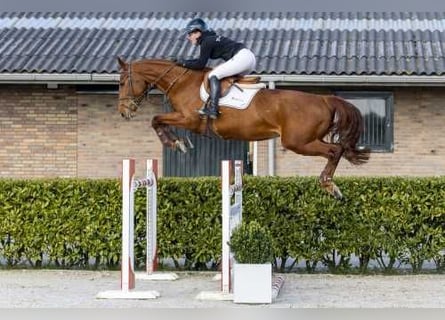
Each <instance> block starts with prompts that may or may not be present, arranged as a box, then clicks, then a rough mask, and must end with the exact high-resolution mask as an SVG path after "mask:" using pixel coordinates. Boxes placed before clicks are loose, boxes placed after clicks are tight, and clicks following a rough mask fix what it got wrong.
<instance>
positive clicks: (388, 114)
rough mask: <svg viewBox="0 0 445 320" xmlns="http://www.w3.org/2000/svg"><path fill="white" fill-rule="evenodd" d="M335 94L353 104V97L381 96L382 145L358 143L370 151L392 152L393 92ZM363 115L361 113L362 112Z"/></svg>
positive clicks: (346, 92) (374, 97) (337, 92)
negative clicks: (382, 106) (383, 112)
mask: <svg viewBox="0 0 445 320" xmlns="http://www.w3.org/2000/svg"><path fill="white" fill-rule="evenodd" d="M335 95H337V96H339V97H341V98H343V99H346V100H348V101H350V102H351V103H353V104H354V101H353V100H354V99H362V100H363V99H367V98H369V99H376V98H381V99H383V100H384V101H385V118H386V122H385V124H384V125H385V126H386V130H385V136H384V145H383V146H382V145H367V144H364V143H361V141H362V139H360V142H359V145H360V146H364V147H368V148H370V149H371V151H372V152H381V153H391V152H394V94H393V92H391V91H336V92H335ZM362 115H363V114H362Z"/></svg>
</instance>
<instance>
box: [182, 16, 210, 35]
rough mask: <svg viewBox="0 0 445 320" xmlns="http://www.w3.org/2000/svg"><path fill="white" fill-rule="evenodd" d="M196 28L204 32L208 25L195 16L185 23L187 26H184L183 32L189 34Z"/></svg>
mask: <svg viewBox="0 0 445 320" xmlns="http://www.w3.org/2000/svg"><path fill="white" fill-rule="evenodd" d="M196 30H199V31H201V32H204V31H207V30H209V27H208V26H207V23H205V21H204V20H202V19H201V18H195V19H193V20H191V21H190V22H189V23H187V26H186V27H185V34H189V33H191V32H193V31H196Z"/></svg>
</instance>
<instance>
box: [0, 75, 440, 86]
mask: <svg viewBox="0 0 445 320" xmlns="http://www.w3.org/2000/svg"><path fill="white" fill-rule="evenodd" d="M260 76H261V81H262V82H266V83H271V82H274V83H275V85H276V86H295V85H301V86H311V85H317V86H332V85H348V86H376V85H378V86H445V76H417V75H416V76H406V75H404V76H388V75H381V76H378V75H364V76H360V75H284V74H279V75H274V74H264V75H260ZM118 81H119V74H105V73H0V83H9V84H12V83H16V84H25V83H27V84H31V83H44V84H48V83H53V84H117V83H118Z"/></svg>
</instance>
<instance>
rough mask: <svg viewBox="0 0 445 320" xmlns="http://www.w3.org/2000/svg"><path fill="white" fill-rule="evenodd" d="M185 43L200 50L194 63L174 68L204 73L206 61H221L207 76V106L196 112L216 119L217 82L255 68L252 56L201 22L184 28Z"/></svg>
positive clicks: (185, 61)
mask: <svg viewBox="0 0 445 320" xmlns="http://www.w3.org/2000/svg"><path fill="white" fill-rule="evenodd" d="M185 32H186V33H187V39H188V40H189V41H190V42H191V43H192V44H193V45H199V46H200V54H199V58H198V59H190V60H182V59H179V60H178V61H177V64H178V65H181V66H182V67H185V68H189V69H196V70H201V69H204V68H205V66H206V64H207V62H208V60H209V59H223V60H224V61H225V62H224V63H222V64H220V65H218V66H217V67H215V68H214V69H213V70H212V71H211V72H210V73H209V75H208V78H209V79H208V80H209V83H210V106H209V109H207V104H204V106H203V107H202V108H201V109H199V111H198V112H199V113H200V114H201V115H206V116H209V117H210V118H212V119H216V118H217V117H218V115H219V111H218V109H219V108H218V101H219V97H220V95H221V87H220V80H221V79H222V78H225V77H229V76H233V75H238V74H239V75H246V74H248V73H250V72H252V71H253V70H254V68H255V65H256V59H255V55H254V54H253V52H252V51H251V50H249V49H247V48H246V46H245V45H244V44H242V43H240V42H235V41H233V40H231V39H229V38H226V37H223V36H220V35H217V34H216V33H215V32H214V31H213V30H211V29H209V27H208V26H207V23H206V22H205V21H204V20H203V19H201V18H195V19H193V20H191V21H190V22H189V23H188V24H187V26H186V27H185Z"/></svg>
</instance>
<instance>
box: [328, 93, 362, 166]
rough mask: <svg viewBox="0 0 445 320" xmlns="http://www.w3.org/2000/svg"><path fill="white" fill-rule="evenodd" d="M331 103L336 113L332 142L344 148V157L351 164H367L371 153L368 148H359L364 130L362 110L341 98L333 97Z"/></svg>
mask: <svg viewBox="0 0 445 320" xmlns="http://www.w3.org/2000/svg"><path fill="white" fill-rule="evenodd" d="M329 102H330V104H331V105H332V106H333V107H334V111H335V112H334V118H333V123H332V127H331V139H332V142H333V143H339V144H340V145H341V146H342V147H343V148H344V150H345V152H344V153H343V157H345V159H346V160H348V161H349V162H350V163H352V164H355V165H360V164H364V163H366V162H367V161H368V160H369V157H370V152H371V151H370V150H369V149H368V148H358V147H357V143H358V140H359V139H360V134H361V133H362V132H363V130H364V124H363V117H362V115H361V113H360V110H359V109H358V108H357V107H356V106H354V105H353V104H352V103H350V102H348V101H346V100H344V99H342V98H340V97H336V96H331V97H329Z"/></svg>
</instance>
